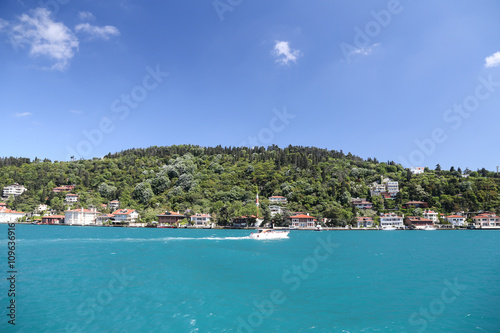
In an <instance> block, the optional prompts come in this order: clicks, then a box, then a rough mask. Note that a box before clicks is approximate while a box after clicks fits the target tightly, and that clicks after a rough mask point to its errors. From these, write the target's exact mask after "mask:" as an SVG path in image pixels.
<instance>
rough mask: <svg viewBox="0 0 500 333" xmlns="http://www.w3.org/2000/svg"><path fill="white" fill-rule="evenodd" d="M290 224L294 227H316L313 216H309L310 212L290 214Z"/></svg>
mask: <svg viewBox="0 0 500 333" xmlns="http://www.w3.org/2000/svg"><path fill="white" fill-rule="evenodd" d="M290 221H291V223H290V226H292V227H294V228H315V227H316V223H315V219H314V217H313V216H309V214H307V215H306V214H297V215H294V216H290Z"/></svg>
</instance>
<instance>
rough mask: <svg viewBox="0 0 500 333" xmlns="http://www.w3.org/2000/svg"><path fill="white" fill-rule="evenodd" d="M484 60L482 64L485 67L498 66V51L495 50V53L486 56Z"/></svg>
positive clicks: (499, 56)
mask: <svg viewBox="0 0 500 333" xmlns="http://www.w3.org/2000/svg"><path fill="white" fill-rule="evenodd" d="M484 61H485V64H484V65H485V66H486V67H496V66H499V65H500V51H499V52H496V53H493V54H492V55H490V56H489V57H486V59H484Z"/></svg>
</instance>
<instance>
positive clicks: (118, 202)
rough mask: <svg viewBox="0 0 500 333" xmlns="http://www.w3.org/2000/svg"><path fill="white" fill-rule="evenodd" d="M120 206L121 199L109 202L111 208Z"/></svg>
mask: <svg viewBox="0 0 500 333" xmlns="http://www.w3.org/2000/svg"><path fill="white" fill-rule="evenodd" d="M118 208H120V201H118V200H113V201H111V202H110V203H109V209H118Z"/></svg>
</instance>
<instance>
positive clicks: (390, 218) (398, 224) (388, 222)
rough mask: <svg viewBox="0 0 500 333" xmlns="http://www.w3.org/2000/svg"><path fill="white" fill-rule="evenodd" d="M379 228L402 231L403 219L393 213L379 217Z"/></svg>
mask: <svg viewBox="0 0 500 333" xmlns="http://www.w3.org/2000/svg"><path fill="white" fill-rule="evenodd" d="M380 226H381V227H382V228H386V227H394V228H401V229H404V223H403V217H402V216H397V215H396V214H394V213H390V214H382V215H380Z"/></svg>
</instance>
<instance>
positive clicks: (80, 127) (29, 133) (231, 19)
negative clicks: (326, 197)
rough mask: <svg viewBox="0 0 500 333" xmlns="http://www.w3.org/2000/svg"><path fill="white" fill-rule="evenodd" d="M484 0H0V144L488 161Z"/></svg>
mask: <svg viewBox="0 0 500 333" xmlns="http://www.w3.org/2000/svg"><path fill="white" fill-rule="evenodd" d="M499 15H500V3H498V2H497V1H493V0H491V1H482V2H481V3H480V4H478V2H477V1H459V0H453V1H452V0H444V1H439V2H436V1H409V0H401V1H397V0H389V1H373V0H370V1H368V0H367V1H356V2H354V1H326V0H323V1H321V0H320V1H314V2H313V1H305V0H304V1H293V0H291V1H273V2H272V3H269V1H246V0H242V1H240V0H231V1H230V0H216V1H213V0H209V1H126V0H123V1H93V0H85V1H75V0H41V1H25V0H18V1H14V0H11V1H3V2H2V3H1V4H0V45H1V47H0V63H1V64H2V65H0V112H1V115H2V119H3V121H2V134H3V135H2V137H3V140H2V141H3V144H2V149H1V150H0V155H2V156H23V157H31V158H34V157H35V156H37V157H39V158H50V159H52V160H68V159H69V157H70V156H75V157H76V158H79V157H83V158H91V157H100V156H103V155H105V154H107V153H108V152H116V151H120V150H123V149H128V148H138V147H148V146H152V145H156V146H162V145H172V144H197V145H202V146H215V145H219V144H220V145H222V146H239V145H242V144H243V145H250V146H252V145H263V146H268V145H271V144H277V145H278V146H280V147H285V146H287V145H289V144H292V145H303V146H317V147H321V148H328V149H335V150H343V151H344V152H346V153H347V152H352V153H353V154H355V155H358V156H361V157H363V158H367V157H376V158H377V159H379V160H380V161H388V160H393V161H395V162H397V163H402V164H403V165H404V166H405V167H410V166H412V165H415V166H429V167H431V168H434V167H435V165H436V164H437V163H440V164H441V166H442V167H444V168H449V167H450V166H452V165H453V166H455V167H461V168H462V169H464V168H465V167H469V168H471V169H473V170H474V169H476V168H482V167H486V168H487V169H489V170H494V169H495V168H496V166H497V165H500V156H498V153H497V150H496V149H497V146H498V144H499V143H500V142H499V141H500V139H499V136H498V135H497V132H498V130H497V128H498V124H499V120H500V112H499V111H500V35H499V34H498V31H500V20H498V17H499Z"/></svg>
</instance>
